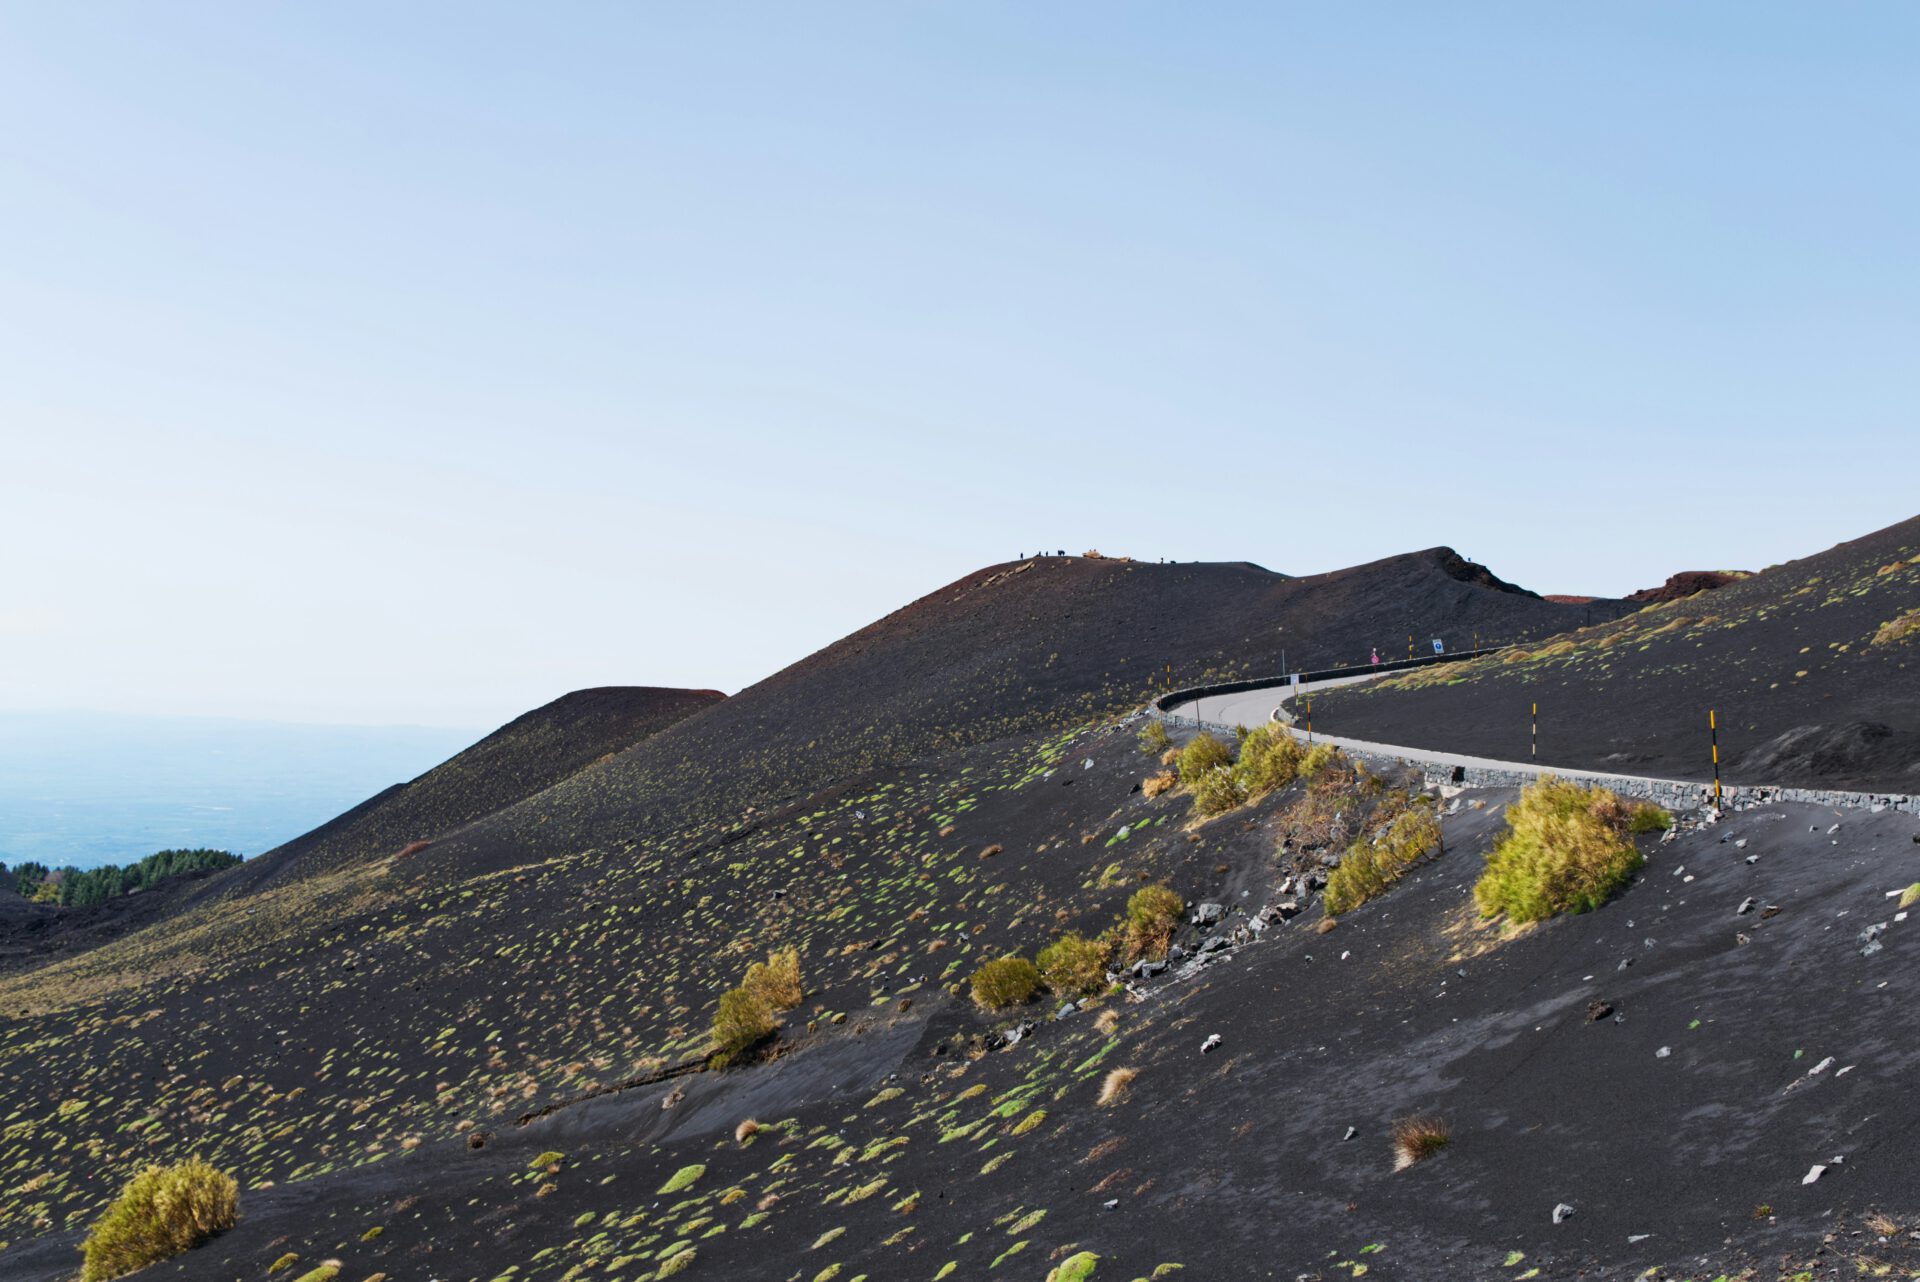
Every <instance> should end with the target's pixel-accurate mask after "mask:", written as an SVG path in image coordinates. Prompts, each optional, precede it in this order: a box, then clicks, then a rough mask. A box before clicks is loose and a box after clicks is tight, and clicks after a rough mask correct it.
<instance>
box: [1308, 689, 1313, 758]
mask: <svg viewBox="0 0 1920 1282" xmlns="http://www.w3.org/2000/svg"><path fill="white" fill-rule="evenodd" d="M1307 746H1308V747H1309V748H1311V747H1312V746H1313V696H1312V695H1308V696H1307Z"/></svg>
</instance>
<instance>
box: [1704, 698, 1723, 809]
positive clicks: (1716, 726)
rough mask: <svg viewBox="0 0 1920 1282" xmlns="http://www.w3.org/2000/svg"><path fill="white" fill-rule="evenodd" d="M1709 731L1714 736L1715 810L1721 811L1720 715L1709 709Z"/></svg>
mask: <svg viewBox="0 0 1920 1282" xmlns="http://www.w3.org/2000/svg"><path fill="white" fill-rule="evenodd" d="M1707 730H1708V732H1709V733H1710V734H1711V735H1712V736H1713V808H1714V809H1715V810H1718V809H1720V714H1719V713H1717V712H1715V711H1714V710H1713V709H1712V708H1709V709H1707Z"/></svg>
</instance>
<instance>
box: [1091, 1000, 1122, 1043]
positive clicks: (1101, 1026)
mask: <svg viewBox="0 0 1920 1282" xmlns="http://www.w3.org/2000/svg"><path fill="white" fill-rule="evenodd" d="M1093 1027H1094V1029H1095V1030H1096V1031H1097V1032H1098V1033H1099V1034H1100V1035H1101V1036H1102V1037H1111V1036H1113V1034H1114V1031H1115V1030H1116V1029H1118V1028H1119V1027H1120V1012H1119V1011H1117V1010H1114V1009H1112V1008H1111V1007H1109V1008H1108V1009H1106V1010H1103V1011H1101V1012H1100V1014H1099V1017H1098V1018H1096V1019H1095V1020H1094V1021H1093Z"/></svg>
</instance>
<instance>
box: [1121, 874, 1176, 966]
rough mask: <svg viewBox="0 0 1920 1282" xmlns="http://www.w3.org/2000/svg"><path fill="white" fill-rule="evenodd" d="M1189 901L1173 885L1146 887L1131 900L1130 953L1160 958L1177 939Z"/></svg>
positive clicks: (1128, 931) (1128, 944)
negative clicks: (1177, 932)
mask: <svg viewBox="0 0 1920 1282" xmlns="http://www.w3.org/2000/svg"><path fill="white" fill-rule="evenodd" d="M1186 911H1187V901H1186V900H1184V899H1182V898H1180V892H1179V891H1177V890H1175V889H1174V888H1173V887H1171V886H1142V887H1141V888H1140V889H1139V890H1136V891H1134V892H1133V898H1131V899H1129V900H1127V954H1128V956H1130V957H1135V958H1139V957H1158V956H1160V955H1162V954H1163V953H1165V952H1166V951H1167V945H1168V944H1170V943H1172V942H1173V932H1174V929H1175V928H1176V927H1178V926H1179V925H1180V918H1181V915H1182V914H1184V913H1185V912H1186Z"/></svg>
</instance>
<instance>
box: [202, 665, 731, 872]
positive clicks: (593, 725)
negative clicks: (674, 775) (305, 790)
mask: <svg viewBox="0 0 1920 1282" xmlns="http://www.w3.org/2000/svg"><path fill="white" fill-rule="evenodd" d="M725 698H726V696H725V695H723V694H721V693H720V692H719V691H717V690H680V689H670V688H662V687H656V686H599V687H595V688H593V689H588V690H575V691H574V692H573V693H572V694H567V695H562V696H561V697H560V698H558V699H555V700H554V701H553V702H552V703H547V704H542V705H541V706H540V707H538V708H535V709H534V710H533V711H531V712H526V713H522V714H521V715H520V716H518V717H515V718H514V719H513V720H512V721H509V722H508V723H507V724H506V725H504V726H501V727H500V728H499V729H498V730H495V731H494V732H493V733H492V734H490V735H488V736H487V737H486V738H484V739H482V740H480V741H479V742H478V743H476V744H474V745H473V746H472V747H470V748H467V749H464V750H463V751H461V752H460V753H458V754H456V755H455V756H453V757H451V758H449V759H448V760H446V761H444V762H442V763H441V764H439V765H437V766H435V767H434V768H433V769H432V770H429V771H428V772H427V773H425V774H423V775H421V776H420V777H419V778H418V779H415V780H413V781H412V782H411V783H402V784H395V785H394V786H393V787H391V788H389V789H387V790H386V791H385V792H382V793H379V794H377V795H375V796H373V797H370V798H368V799H367V800H366V801H363V802H361V803H360V804H359V805H358V806H355V807H354V808H353V809H352V810H349V811H347V812H346V813H345V814H342V815H339V816H337V817H336V818H333V819H330V820H328V821H327V822H326V823H324V824H322V825H320V826H319V827H318V828H315V829H314V830H313V831H312V832H309V833H306V834H304V835H303V836H299V837H295V838H294V839H293V840H292V841H289V842H287V843H286V844H285V845H282V846H278V847H276V848H275V849H273V850H270V851H268V852H267V853H266V854H264V855H261V856H260V857H259V858H257V859H254V860H251V861H249V862H248V864H247V865H246V866H245V867H244V868H239V869H235V870H234V872H233V873H232V874H231V875H230V877H229V878H228V879H226V880H224V881H222V882H221V883H220V889H221V891H222V892H223V893H231V892H232V891H234V890H236V889H250V888H254V887H259V886H264V885H270V884H273V883H274V882H275V881H277V880H282V879H284V878H285V876H287V875H288V871H289V870H290V869H296V870H298V873H299V874H300V875H305V874H308V873H313V872H320V871H325V870H327V869H330V868H334V867H338V866H339V865H341V864H342V863H346V862H352V861H356V860H364V859H376V858H380V857H383V856H386V855H391V854H393V853H395V852H396V851H399V850H401V849H403V848H404V847H406V846H408V845H410V844H412V843H414V842H418V841H433V840H435V839H437V838H440V837H444V836H446V835H447V834H449V833H451V832H454V831H455V830H457V829H459V828H461V827H462V826H464V825H466V824H469V823H472V822H473V821H474V820H476V819H480V818H484V817H485V816H487V815H490V814H493V813H495V812H496V811H500V810H504V809H505V808H506V807H508V806H511V805H513V804H514V803H515V802H518V801H522V800H525V799H526V798H528V797H531V796H533V795H534V794H535V793H538V792H541V791H544V790H545V789H547V788H550V787H552V786H553V785H554V784H556V783H558V782H560V781H561V780H562V779H565V778H567V777H568V776H570V775H572V774H575V773H577V772H578V771H580V770H583V769H585V768H587V767H588V766H590V765H592V764H593V763H594V762H596V761H599V760H601V759H603V758H605V757H608V756H611V755H612V754H614V753H616V752H620V751H622V750H623V749H626V748H630V747H632V746H633V745H634V744H636V743H639V742H642V741H644V740H646V739H648V738H650V737H651V736H653V735H656V734H658V733H660V732H661V731H662V730H665V729H666V728H667V727H669V726H671V725H673V724H675V723H676V722H678V721H681V720H683V719H684V718H686V717H689V716H691V715H693V714H694V713H696V712H699V711H701V710H702V709H704V708H708V707H711V706H712V705H714V704H716V703H720V702H722V701H723V700H724V699H725Z"/></svg>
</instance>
